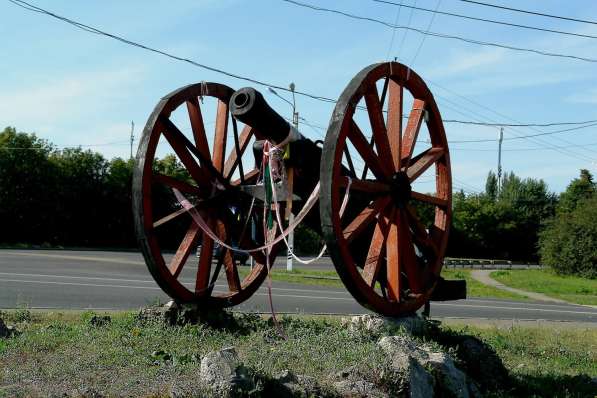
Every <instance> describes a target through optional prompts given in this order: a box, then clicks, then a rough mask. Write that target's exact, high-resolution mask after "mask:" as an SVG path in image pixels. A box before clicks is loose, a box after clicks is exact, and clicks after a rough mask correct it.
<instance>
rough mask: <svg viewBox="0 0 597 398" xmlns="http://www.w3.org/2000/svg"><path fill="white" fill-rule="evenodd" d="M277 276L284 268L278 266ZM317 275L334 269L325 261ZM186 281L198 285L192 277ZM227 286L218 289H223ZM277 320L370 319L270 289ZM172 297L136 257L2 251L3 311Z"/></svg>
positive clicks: (521, 312) (496, 315)
mask: <svg viewBox="0 0 597 398" xmlns="http://www.w3.org/2000/svg"><path fill="white" fill-rule="evenodd" d="M276 266H277V268H283V267H284V266H285V259H279V261H278V262H277V264H276ZM310 267H311V268H312V269H333V266H332V264H331V262H330V260H329V259H327V258H324V259H322V260H321V261H319V262H316V263H315V264H314V265H312V266H310ZM185 271H187V272H186V273H183V274H182V279H183V281H186V282H188V283H193V280H192V270H190V269H189V270H185ZM225 283H226V282H225V281H221V282H220V283H219V284H218V285H216V290H217V289H218V287H220V286H221V287H224V286H225V285H224V284H225ZM272 294H273V302H274V306H275V309H276V311H277V312H304V313H334V314H358V313H366V312H368V311H367V310H366V309H364V308H363V307H361V306H360V305H359V304H358V303H357V302H355V301H354V299H353V298H352V296H350V294H349V293H348V292H347V291H346V290H345V289H343V288H330V287H323V286H309V285H300V284H292V283H285V282H277V281H274V282H273V286H272ZM158 300H160V301H161V302H166V301H167V300H168V297H167V296H166V295H165V294H164V293H163V292H162V291H161V290H160V288H159V287H158V286H157V284H156V283H155V281H154V280H153V279H152V278H151V276H150V274H149V272H148V271H147V269H146V268H145V264H144V262H143V259H142V257H141V255H140V254H139V253H129V252H102V251H51V250H0V308H15V307H19V306H27V307H29V308H52V309H97V310H102V309H105V310H114V309H123V310H124V309H138V308H139V307H142V306H146V305H149V304H152V303H155V302H156V301H158ZM236 309H239V310H245V311H261V312H267V311H269V304H268V300H267V287H266V284H265V283H264V285H263V286H262V287H261V288H260V289H259V291H258V292H257V293H256V294H255V295H254V296H253V297H252V298H251V299H249V300H248V301H247V302H245V303H244V304H242V305H240V306H238V307H236ZM431 315H432V316H433V317H437V318H488V319H516V320H549V321H570V322H582V323H590V324H591V325H595V326H596V327H597V309H594V308H589V307H583V306H577V305H570V304H556V303H547V302H520V301H518V302H517V301H508V300H498V299H481V298H469V299H466V300H458V301H452V302H436V303H432V304H431Z"/></svg>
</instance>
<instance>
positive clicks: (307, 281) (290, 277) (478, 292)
mask: <svg viewBox="0 0 597 398" xmlns="http://www.w3.org/2000/svg"><path fill="white" fill-rule="evenodd" d="M248 272H249V271H248V270H245V269H241V270H240V275H241V276H244V275H246V274H248ZM271 276H272V280H274V281H280V282H290V283H300V284H303V285H315V286H329V287H338V288H344V284H343V283H342V281H341V280H340V278H339V277H338V274H337V273H336V271H319V270H309V269H304V268H294V269H293V270H292V271H286V270H277V269H272V271H271ZM442 276H443V277H444V278H446V279H466V284H467V296H468V297H483V298H502V299H510V300H525V299H527V297H526V296H521V295H519V294H516V293H510V292H508V291H504V290H500V289H496V288H494V287H491V286H487V285H484V284H482V283H481V282H478V281H476V280H475V279H473V278H471V275H470V270H467V269H459V270H451V269H444V270H442Z"/></svg>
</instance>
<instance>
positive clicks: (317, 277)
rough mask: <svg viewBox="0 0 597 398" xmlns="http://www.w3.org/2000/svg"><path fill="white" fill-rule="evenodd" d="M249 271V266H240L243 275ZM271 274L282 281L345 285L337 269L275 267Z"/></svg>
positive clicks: (273, 277) (332, 285) (314, 284)
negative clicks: (286, 268)
mask: <svg viewBox="0 0 597 398" xmlns="http://www.w3.org/2000/svg"><path fill="white" fill-rule="evenodd" d="M248 273H249V269H248V268H239V274H240V276H241V277H244V276H246V275H247V274H248ZM270 275H271V276H272V280H274V281H280V282H290V283H300V284H303V285H313V286H329V287H340V288H343V287H344V284H343V283H342V281H341V280H340V277H339V276H338V273H337V272H336V270H330V271H321V270H311V269H305V268H297V267H294V268H293V269H292V271H286V270H285V269H275V268H273V269H272V270H271V271H270Z"/></svg>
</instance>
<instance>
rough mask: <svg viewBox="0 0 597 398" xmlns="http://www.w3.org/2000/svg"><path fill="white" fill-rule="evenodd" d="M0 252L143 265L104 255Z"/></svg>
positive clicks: (138, 262)
mask: <svg viewBox="0 0 597 398" xmlns="http://www.w3.org/2000/svg"><path fill="white" fill-rule="evenodd" d="M0 254H8V255H12V256H29V257H50V258H61V259H67V260H80V261H94V262H102V263H114V264H134V265H145V263H144V262H142V261H131V260H125V259H110V258H105V257H87V256H68V255H63V254H47V253H16V252H5V251H2V252H0Z"/></svg>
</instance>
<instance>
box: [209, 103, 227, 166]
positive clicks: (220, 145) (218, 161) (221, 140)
mask: <svg viewBox="0 0 597 398" xmlns="http://www.w3.org/2000/svg"><path fill="white" fill-rule="evenodd" d="M227 133H228V104H227V103H225V102H223V101H220V100H218V112H217V115H216V131H215V135H214V151H213V156H212V160H213V164H214V167H215V168H216V170H218V171H220V172H221V171H223V170H224V154H225V153H226V136H227Z"/></svg>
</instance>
